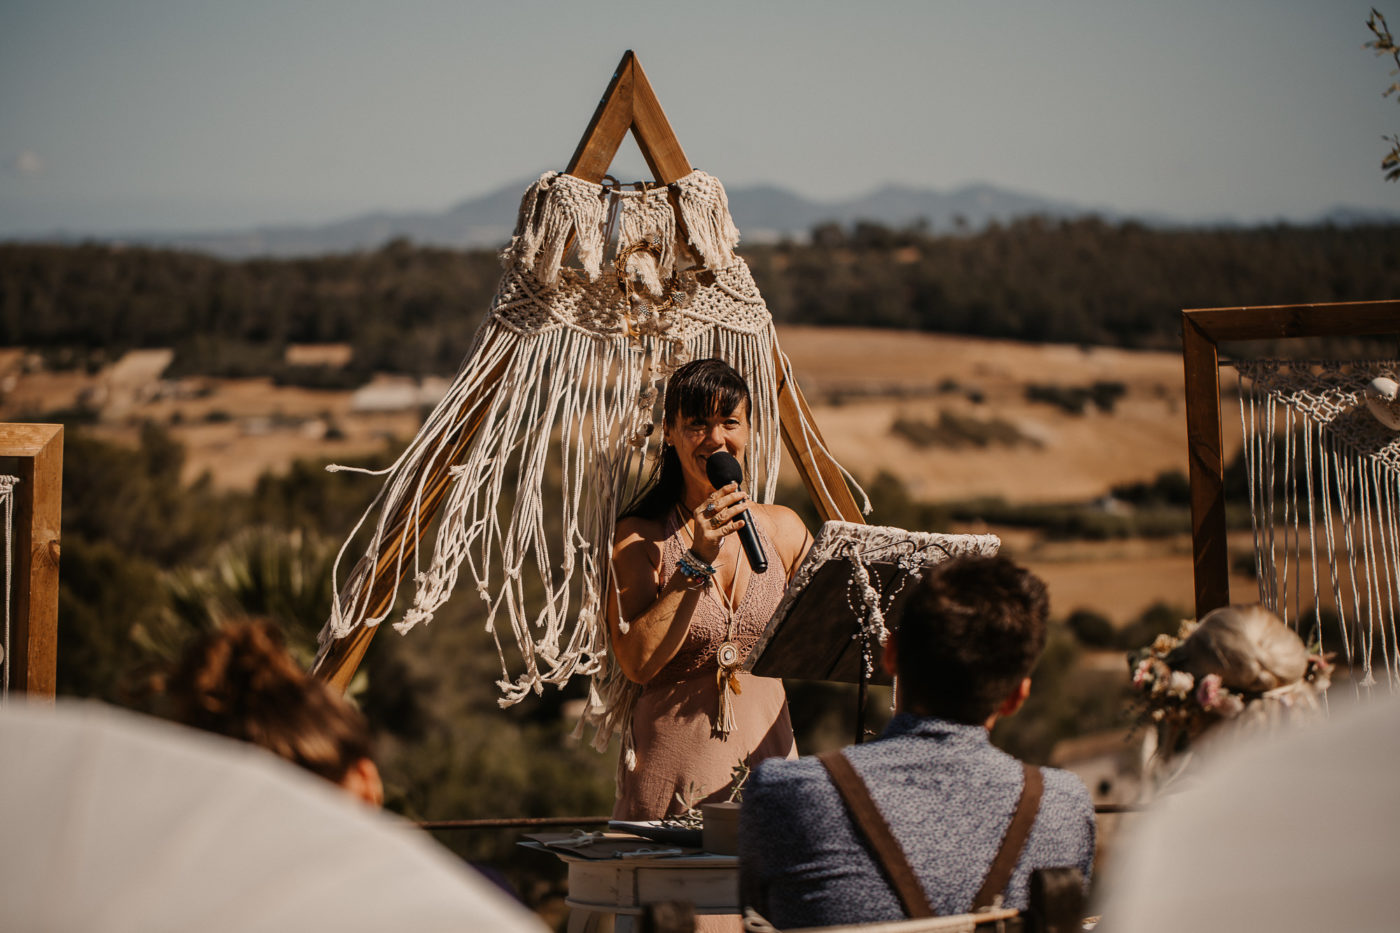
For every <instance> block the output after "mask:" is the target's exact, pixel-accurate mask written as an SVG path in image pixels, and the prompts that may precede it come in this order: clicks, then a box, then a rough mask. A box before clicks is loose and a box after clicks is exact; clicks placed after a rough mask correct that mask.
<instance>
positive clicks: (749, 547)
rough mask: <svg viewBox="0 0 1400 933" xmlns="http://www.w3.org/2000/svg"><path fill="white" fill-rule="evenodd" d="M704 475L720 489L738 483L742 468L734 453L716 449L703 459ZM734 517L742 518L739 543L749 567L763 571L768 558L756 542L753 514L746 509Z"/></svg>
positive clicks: (758, 571)
mask: <svg viewBox="0 0 1400 933" xmlns="http://www.w3.org/2000/svg"><path fill="white" fill-rule="evenodd" d="M705 475H706V476H708V477H709V478H710V483H711V484H712V485H713V486H714V487H715V488H716V489H720V488H722V487H724V486H728V485H729V484H730V483H738V482H741V481H743V479H744V468H743V467H741V466H739V461H738V460H735V459H734V455H733V454H731V453H730V452H729V451H727V450H717V451H715V452H714V453H712V454H710V456H709V459H707V460H706V461H705ZM734 517H735V518H739V519H743V522H744V527H742V528H740V529H739V532H738V534H739V543H740V544H742V545H743V546H744V554H745V555H746V556H747V557H748V559H749V568H750V569H751V570H752V571H753V572H754V573H763V571H765V570H767V569H768V558H767V557H765V556H764V554H763V546H762V545H761V544H759V543H758V529H757V528H755V527H754V524H753V516H752V515H750V514H749V510H748V509H744V511H742V512H740V513H739V514H738V515H736V516H734Z"/></svg>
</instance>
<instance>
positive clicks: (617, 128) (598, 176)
mask: <svg viewBox="0 0 1400 933" xmlns="http://www.w3.org/2000/svg"><path fill="white" fill-rule="evenodd" d="M628 130H631V132H632V135H633V137H634V138H635V139H636V141H637V146H638V148H640V149H641V152H642V157H643V158H645V159H646V162H647V166H648V167H649V168H650V169H651V171H652V174H653V175H655V176H656V180H657V181H659V182H661V183H662V184H666V185H669V184H672V183H673V182H675V181H677V180H678V179H680V178H682V177H684V176H685V175H688V174H689V173H690V172H691V165H690V163H689V161H687V159H686V157H685V152H684V151H683V150H682V149H681V145H680V142H679V141H677V139H676V135H675V133H674V132H673V131H672V129H671V124H670V122H669V121H668V120H667V119H666V114H665V113H664V112H663V111H662V109H661V105H660V103H658V101H657V99H656V94H655V92H654V91H652V89H651V82H649V81H648V80H647V76H646V73H645V72H643V71H642V66H641V64H640V63H639V62H638V61H637V57H636V56H635V55H634V54H633V53H632V52H631V51H630V50H629V51H627V52H626V53H624V54H623V56H622V61H621V62H620V63H619V64H618V66H617V72H616V73H615V74H614V75H613V77H612V81H611V82H610V83H609V84H608V89H607V91H606V92H605V93H604V94H603V99H602V100H601V101H599V103H598V109H597V110H596V111H594V113H593V119H592V120H590V121H589V123H588V129H587V130H585V131H584V134H583V138H582V139H581V140H580V141H579V144H578V148H577V149H576V150H575V151H574V155H573V158H572V159H570V160H569V167H568V169H567V170H566V171H567V172H568V174H570V175H574V176H576V177H578V178H582V179H584V180H585V181H590V182H594V183H597V182H600V181H602V179H603V176H604V175H605V174H606V173H607V170H608V167H609V166H610V165H611V164H612V160H613V157H614V156H615V155H616V154H617V150H618V147H619V146H620V145H621V144H622V140H623V137H625V136H626V135H627V132H628ZM485 349H486V348H484V347H483V348H482V351H483V352H485ZM772 352H773V357H774V359H773V362H774V367H773V368H774V372H775V373H776V374H777V377H778V413H779V422H780V428H781V433H782V436H783V444H784V446H785V447H786V448H787V451H788V454H789V455H790V456H791V457H792V460H793V464H794V465H795V467H796V469H797V472H798V474H799V475H800V476H801V477H802V482H803V485H805V486H806V488H807V492H808V494H809V495H810V496H811V497H812V501H813V502H814V503H815V504H816V507H817V512H818V514H820V515H821V517H822V520H823V521H830V520H834V519H840V520H843V521H848V522H861V521H863V519H862V517H861V512H860V508H859V506H858V505H857V504H856V501H855V497H854V496H852V495H851V491H850V488H849V487H848V486H847V485H846V479H845V476H844V475H843V474H842V473H841V469H840V467H839V466H837V465H836V462H835V461H834V460H832V458H831V456H830V454H828V453H827V450H826V445H825V443H824V442H823V440H822V437H821V433H820V432H819V431H818V430H817V427H816V423H815V422H814V421H813V419H812V412H811V410H810V409H809V408H808V407H807V402H806V400H805V399H804V398H803V397H802V391H801V390H800V389H799V388H798V386H797V382H796V381H795V380H794V379H793V376H792V371H791V367H790V366H789V365H788V363H787V358H786V357H785V356H784V355H783V353H782V351H781V350H780V349H779V348H778V345H777V343H776V342H775V343H774V344H773V350H772ZM502 365H504V364H502ZM500 375H501V372H500V371H499V370H497V371H496V372H493V373H492V374H491V375H490V378H488V379H487V380H486V382H485V383H484V384H483V385H482V387H481V389H480V390H479V391H478V392H477V393H476V394H474V395H473V396H472V397H471V398H469V399H467V400H466V401H465V402H464V403H463V404H462V406H461V408H460V409H459V414H458V420H459V421H460V420H462V419H465V418H466V416H467V415H466V413H468V412H471V411H474V410H477V409H478V405H477V402H478V401H479V400H480V399H481V398H484V397H487V396H489V395H490V394H491V393H492V392H493V391H495V388H496V384H497V382H498V381H499V378H500ZM479 418H480V414H478V420H477V421H475V422H468V423H465V424H463V426H462V429H461V431H460V433H459V434H458V435H457V438H456V442H455V443H454V444H453V445H452V446H451V447H450V448H449V449H445V450H444V451H443V453H442V454H441V455H440V456H438V457H437V458H435V459H434V460H433V461H431V462H430V463H429V464H428V466H427V467H426V470H425V471H426V475H427V476H428V480H427V482H426V483H425V484H424V485H423V495H422V496H421V497H420V498H418V499H417V502H416V507H415V505H414V503H413V501H412V500H405V504H404V506H403V507H402V508H401V509H400V510H399V512H398V513H397V514H395V515H394V516H393V518H392V519H391V520H390V522H389V525H388V527H389V534H388V535H387V536H386V539H385V546H384V548H383V549H382V550H381V551H380V555H379V561H378V563H377V565H376V567H375V570H374V573H373V574H372V575H370V576H369V577H367V578H366V579H365V580H364V581H363V582H362V583H359V584H358V585H359V586H361V587H364V588H366V589H367V590H368V592H369V596H368V598H367V599H366V600H365V602H366V603H367V604H368V613H367V616H368V617H374V616H379V615H382V614H384V612H385V611H386V610H387V609H388V608H389V604H390V602H391V601H392V600H393V598H394V594H395V593H396V592H397V589H398V583H399V580H400V578H401V574H407V573H408V572H410V570H411V569H412V567H413V559H412V558H413V553H414V551H415V550H416V549H417V542H418V537H419V536H418V535H417V534H407V533H406V532H407V531H408V530H409V529H410V528H413V529H415V530H416V529H421V528H424V527H426V526H427V525H428V523H430V522H431V521H432V520H433V517H434V516H435V515H436V514H437V510H438V507H439V506H440V505H441V504H442V500H443V498H444V497H445V496H446V493H447V490H448V487H449V485H450V482H449V480H450V476H449V474H450V470H451V468H452V467H453V466H455V465H457V464H458V463H460V462H461V460H462V459H463V457H464V456H465V454H466V451H467V449H468V448H469V447H470V446H471V442H472V439H473V437H474V436H475V435H476V431H477V429H478V427H479V424H480V422H479ZM396 568H400V569H399V572H398V573H396ZM350 585H356V584H354V583H352V584H350ZM346 595H349V594H341V596H340V597H339V598H341V600H342V602H344V601H345V596H346ZM378 629H379V626H377V625H374V626H370V625H362V626H360V627H359V628H357V629H356V630H355V631H354V632H352V633H351V634H349V635H347V636H346V637H344V638H340V639H336V640H335V641H333V642H331V643H330V644H328V645H326V646H324V647H323V648H322V650H321V653H320V654H319V655H318V656H317V658H316V661H315V664H314V665H313V667H312V670H313V672H314V673H315V674H316V675H317V676H318V677H320V678H322V679H323V680H326V681H327V682H329V683H330V684H332V685H333V686H336V687H338V688H340V689H342V690H343V689H345V687H346V686H348V685H349V683H350V679H351V678H352V677H353V676H354V674H355V671H356V669H357V668H358V667H359V665H360V661H361V660H362V659H363V658H364V654H365V650H366V649H367V648H368V647H369V642H370V639H372V638H373V637H374V633H375V632H376V631H378Z"/></svg>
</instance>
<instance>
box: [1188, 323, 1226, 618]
mask: <svg viewBox="0 0 1400 933" xmlns="http://www.w3.org/2000/svg"><path fill="white" fill-rule="evenodd" d="M1181 357H1182V364H1183V369H1184V371H1185V378H1186V449H1187V455H1188V459H1189V469H1190V479H1191V559H1192V563H1193V566H1194V568H1195V575H1194V579H1195V588H1196V592H1195V595H1196V618H1198V619H1199V618H1201V617H1202V616H1204V615H1205V614H1206V613H1207V612H1210V611H1211V610H1212V609H1218V608H1219V607H1221V606H1225V605H1228V604H1229V602H1230V554H1229V549H1228V547H1227V539H1226V527H1225V461H1224V457H1223V455H1222V450H1223V449H1224V448H1223V442H1222V439H1221V431H1220V366H1219V356H1218V353H1217V349H1216V345H1215V341H1213V340H1211V339H1210V338H1209V337H1208V336H1206V334H1205V333H1204V332H1203V331H1202V330H1201V329H1200V328H1199V327H1198V326H1196V324H1195V323H1194V322H1193V321H1192V320H1191V318H1189V317H1185V316H1183V318H1182V323H1181Z"/></svg>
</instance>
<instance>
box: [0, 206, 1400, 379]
mask: <svg viewBox="0 0 1400 933" xmlns="http://www.w3.org/2000/svg"><path fill="white" fill-rule="evenodd" d="M1397 253H1400V226H1358V227H1347V228H1338V227H1331V226H1323V227H1291V226H1286V225H1279V226H1267V227H1258V228H1254V229H1218V230H1209V229H1206V230H1152V229H1149V228H1146V227H1144V226H1142V225H1140V224H1134V223H1123V224H1110V223H1106V222H1104V221H1102V220H1098V219H1092V218H1091V219H1080V220H1068V221H1051V220H1045V219H1043V218H1030V219H1026V220H1020V221H1016V222H1013V223H1010V224H1007V225H994V226H992V227H990V228H988V229H987V230H984V231H981V232H979V233H975V234H967V233H959V234H957V235H947V236H944V235H933V234H931V233H929V232H928V231H927V230H924V229H920V228H918V227H914V228H909V229H905V230H890V229H887V228H884V227H881V226H879V225H876V224H858V225H856V226H855V227H853V228H852V229H851V230H850V231H849V232H847V231H845V230H843V229H842V228H840V227H838V226H834V225H829V226H826V227H821V228H818V229H817V230H815V231H814V232H813V235H812V238H811V242H810V243H807V244H796V243H791V242H787V243H779V244H774V245H758V246H749V247H746V248H745V250H744V256H745V258H746V259H747V260H748V261H749V263H750V266H751V267H752V269H753V272H754V277H755V279H756V280H757V282H758V284H759V286H760V288H761V289H762V292H763V295H764V298H765V301H766V302H767V304H768V307H769V309H770V310H771V311H772V312H773V317H774V320H776V321H778V322H779V323H789V322H790V323H802V324H825V325H854V326H862V327H890V328H904V329H911V330H922V331H936V332H941V333H959V334H971V335H976V336H984V337H1002V338H1012V339H1017V340H1030V341H1055V342H1063V343H1086V344H1104V345H1118V346H1130V347H1150V348H1159V349H1160V348H1175V347H1176V346H1178V341H1179V337H1180V330H1181V324H1180V311H1181V309H1182V308H1183V307H1214V306H1221V305H1259V304H1287V303H1296V302H1326V301H1345V300H1355V299H1364V298H1374V297H1376V296H1378V295H1389V294H1395V293H1397V292H1400V265H1397V264H1396V263H1394V262H1391V261H1390V257H1392V256H1394V255H1396V254H1397ZM499 276H500V265H499V262H498V260H497V258H496V256H495V255H494V254H493V253H492V252H490V251H486V250H479V251H471V252H459V251H453V250H442V249H430V248H426V247H415V246H413V245H411V244H408V243H403V242H398V243H393V244H390V245H388V246H386V247H384V248H383V249H380V250H377V251H374V252H368V253H358V254H350V255H340V256H327V257H320V258H315V259H297V260H267V259H262V260H252V261H247V262H224V261H220V260H216V259H211V258H209V257H206V256H200V255H195V254H189V253H177V252H170V251H162V250H150V249H131V248H123V247H109V246H101V245H95V244H87V245H83V246H73V247H70V246H36V245H5V246H0V345H6V346H30V347H36V348H43V349H45V350H46V351H48V352H52V353H59V354H66V357H65V358H67V359H68V360H69V364H71V365H74V366H77V365H82V366H92V365H96V363H98V362H100V361H101V360H105V359H112V358H115V357H116V356H118V355H119V354H120V353H121V352H122V351H123V350H126V349H130V348H133V347H154V346H172V347H176V348H177V356H176V361H175V363H174V368H173V369H172V373H179V372H201V371H202V372H203V373H204V374H206V375H207V374H211V373H226V374H235V373H239V374H251V375H264V376H271V377H274V378H278V379H281V380H282V381H284V382H285V383H288V384H298V385H303V384H308V383H311V384H315V383H317V382H318V381H328V382H330V383H334V384H341V382H339V381H344V383H345V384H354V382H355V380H360V379H363V378H364V377H365V376H366V375H367V374H369V373H372V372H375V371H380V370H385V371H395V372H404V373H411V374H417V375H422V374H429V373H445V372H452V371H455V370H456V368H457V366H458V364H459V363H460V357H461V354H462V353H463V351H464V350H465V348H467V347H468V346H470V342H471V338H472V335H473V334H474V333H475V331H476V328H477V326H478V325H479V323H480V321H481V319H482V316H483V314H484V313H485V311H486V309H487V308H488V307H489V305H490V300H491V296H492V294H493V293H494V291H495V288H496V283H497V280H498V279H499ZM326 342H343V343H349V344H351V345H352V347H353V358H352V360H351V362H350V364H349V365H348V366H347V367H346V368H345V370H344V371H343V372H340V373H339V374H337V375H331V374H329V373H327V371H326V370H324V369H320V368H318V367H317V368H313V369H315V370H316V372H314V373H313V372H311V371H307V370H305V369H304V368H302V369H298V368H296V367H288V366H287V365H286V364H285V363H284V362H283V357H282V350H283V348H285V347H286V346H287V345H288V344H291V343H326Z"/></svg>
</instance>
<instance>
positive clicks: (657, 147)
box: [627, 52, 692, 185]
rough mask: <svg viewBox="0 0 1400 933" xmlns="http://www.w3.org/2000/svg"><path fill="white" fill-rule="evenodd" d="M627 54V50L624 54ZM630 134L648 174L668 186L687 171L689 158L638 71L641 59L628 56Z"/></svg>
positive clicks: (629, 53) (648, 82)
mask: <svg viewBox="0 0 1400 933" xmlns="http://www.w3.org/2000/svg"><path fill="white" fill-rule="evenodd" d="M627 54H628V55H631V54H632V53H631V52H628V53H627ZM632 135H633V136H634V137H636V140H637V147H638V148H639V149H641V150H642V157H643V158H644V159H646V160H647V167H648V168H650V169H651V174H652V176H653V177H654V178H655V179H656V180H657V181H659V182H661V183H662V184H663V185H669V184H672V183H673V182H675V181H677V180H679V179H681V178H684V177H685V176H686V175H689V174H690V173H691V170H692V167H691V164H690V160H688V159H687V158H686V157H685V152H684V150H682V149H681V144H680V140H678V139H676V134H675V132H674V131H673V130H672V129H671V122H670V121H669V120H667V119H666V113H665V111H663V110H662V109H661V103H660V101H658V100H657V99H656V92H655V91H653V90H652V89H651V82H650V81H648V80H647V76H646V73H645V72H644V71H642V65H641V62H638V61H637V60H636V58H635V57H634V58H633V59H632Z"/></svg>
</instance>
